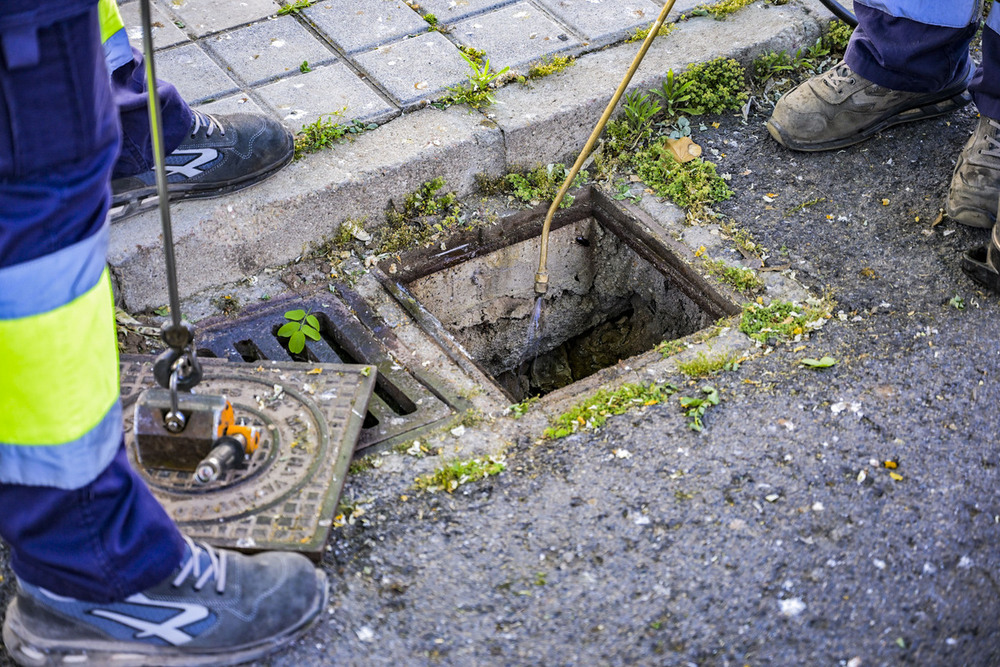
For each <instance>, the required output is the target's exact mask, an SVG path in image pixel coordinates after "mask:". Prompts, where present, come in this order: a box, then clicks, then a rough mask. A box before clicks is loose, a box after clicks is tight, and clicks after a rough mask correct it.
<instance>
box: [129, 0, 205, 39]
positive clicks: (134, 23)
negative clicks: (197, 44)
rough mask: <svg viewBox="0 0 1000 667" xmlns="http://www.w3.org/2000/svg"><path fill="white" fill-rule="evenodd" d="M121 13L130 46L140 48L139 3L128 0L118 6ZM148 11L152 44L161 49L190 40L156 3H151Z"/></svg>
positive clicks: (140, 21)
mask: <svg viewBox="0 0 1000 667" xmlns="http://www.w3.org/2000/svg"><path fill="white" fill-rule="evenodd" d="M119 9H121V13H122V23H124V24H125V32H126V34H128V41H129V42H131V43H132V46H134V47H136V48H137V49H139V50H142V19H141V18H140V16H139V3H138V2H130V3H128V4H123V5H121V6H120V7H119ZM150 9H151V10H152V11H151V12H150V13H151V15H152V19H153V26H152V27H153V46H154V47H155V48H157V49H162V48H164V47H167V46H174V45H175V44H180V43H181V42H187V41H190V40H189V39H188V36H187V35H186V34H184V31H183V30H181V29H180V28H178V27H177V25H176V24H175V23H174V20H173V19H172V18H170V16H168V15H167V14H166V12H164V11H163V10H162V9H160V8H159V7H157V6H156V5H151V6H150Z"/></svg>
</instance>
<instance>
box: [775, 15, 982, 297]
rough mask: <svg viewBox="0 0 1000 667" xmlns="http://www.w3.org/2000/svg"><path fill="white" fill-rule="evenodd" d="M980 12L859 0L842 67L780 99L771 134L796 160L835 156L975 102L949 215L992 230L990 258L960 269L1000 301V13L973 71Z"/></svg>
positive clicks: (948, 205) (947, 209) (951, 191)
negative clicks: (799, 155)
mask: <svg viewBox="0 0 1000 667" xmlns="http://www.w3.org/2000/svg"><path fill="white" fill-rule="evenodd" d="M982 4H983V3H982V0H952V1H950V2H927V1H918V0H855V2H854V9H855V13H856V15H857V17H858V27H857V28H856V29H855V31H854V35H853V36H852V37H851V42H850V44H849V45H848V47H847V53H846V54H845V55H844V60H843V61H842V62H841V63H839V64H837V65H836V66H835V67H834V68H833V69H831V70H830V71H828V72H826V73H824V74H821V75H819V76H815V77H813V78H811V79H809V80H808V81H805V82H804V83H802V84H801V85H799V86H798V87H797V88H795V89H794V90H792V91H791V92H790V93H788V94H787V95H785V96H784V97H782V98H781V99H780V100H779V101H778V104H777V105H776V106H775V108H774V113H773V114H772V116H771V118H770V120H768V122H767V129H768V131H769V132H770V133H771V136H773V137H774V138H775V139H776V140H777V141H778V142H779V143H781V144H782V145H784V146H787V147H788V148H791V149H794V150H800V151H823V150H834V149H838V148H843V147H844V146H850V145H852V144H856V143H858V142H861V141H864V140H865V139H867V138H869V137H871V136H873V135H874V134H876V133H877V132H879V131H881V130H882V129H885V128H886V127H890V126H892V125H896V124H898V123H903V122H908V121H911V120H920V119H922V118H930V117H933V116H938V115H941V114H944V113H947V112H949V111H953V110H955V109H958V108H960V107H961V106H963V105H965V104H967V103H968V102H969V101H970V99H971V101H975V103H976V107H977V108H978V109H979V113H980V119H979V125H978V126H977V127H976V130H975V132H973V134H972V136H971V137H970V138H969V141H968V142H967V143H966V145H965V148H963V149H962V152H961V154H960V155H959V157H958V164H957V165H956V166H955V172H954V174H953V175H952V180H951V187H950V188H949V190H948V198H947V201H946V202H945V212H946V213H947V214H948V216H949V217H950V218H952V219H953V220H955V221H956V222H959V223H961V224H963V225H969V226H972V227H981V228H984V229H992V230H993V232H992V234H991V242H990V244H989V247H988V254H987V255H986V256H985V257H983V258H982V261H981V262H978V263H977V265H976V266H973V267H971V268H972V269H973V270H969V269H970V267H969V266H967V265H966V262H965V261H963V268H965V269H966V270H967V271H968V272H969V274H970V275H971V276H972V277H973V278H975V279H976V280H977V281H979V282H980V283H982V284H983V285H985V286H986V287H989V288H990V289H992V290H994V291H1000V229H998V228H997V226H996V220H997V207H998V203H1000V34H998V31H1000V12H998V11H992V12H991V13H990V14H989V16H988V17H987V20H986V25H985V28H984V29H983V37H982V54H983V60H982V64H981V65H980V66H979V67H978V68H976V67H975V66H974V64H973V62H972V58H971V57H970V55H969V44H970V43H971V41H972V38H973V37H974V36H975V34H976V31H977V30H978V28H979V23H980V11H981V6H982ZM966 91H968V92H966ZM969 93H971V98H970V96H969Z"/></svg>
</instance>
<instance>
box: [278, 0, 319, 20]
mask: <svg viewBox="0 0 1000 667" xmlns="http://www.w3.org/2000/svg"><path fill="white" fill-rule="evenodd" d="M310 5H312V1H311V0H296V1H295V2H293V3H291V4H288V5H285V6H283V7H282V8H281V9H279V10H278V16H285V15H286V14H297V13H299V12H300V11H302V10H303V9H306V8H307V7H309V6H310Z"/></svg>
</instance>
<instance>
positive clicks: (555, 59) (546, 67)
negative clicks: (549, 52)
mask: <svg viewBox="0 0 1000 667" xmlns="http://www.w3.org/2000/svg"><path fill="white" fill-rule="evenodd" d="M574 62H575V58H573V57H572V56H546V57H545V58H542V59H541V60H539V61H538V62H535V63H532V64H531V66H530V67H529V68H528V78H529V79H541V78H543V77H546V76H549V75H550V74H555V73H556V72H561V71H563V70H564V69H566V68H567V67H569V66H570V65H572V64H573V63H574Z"/></svg>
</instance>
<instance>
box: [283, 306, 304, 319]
mask: <svg viewBox="0 0 1000 667" xmlns="http://www.w3.org/2000/svg"><path fill="white" fill-rule="evenodd" d="M305 316H306V311H304V310H302V309H297V310H289V311H287V312H286V313H285V319H286V320H295V321H296V322H298V321H299V320H301V319H302V318H303V317H305Z"/></svg>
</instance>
